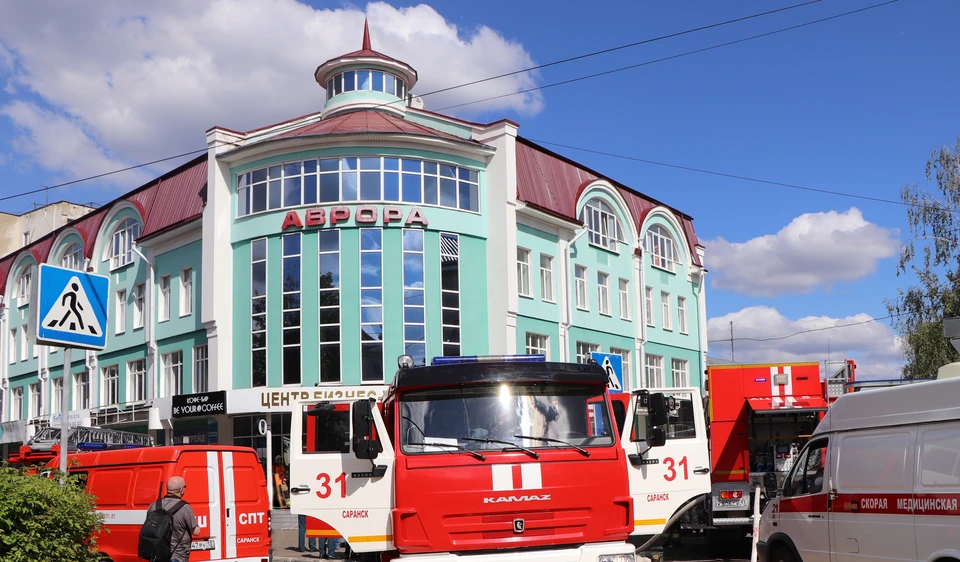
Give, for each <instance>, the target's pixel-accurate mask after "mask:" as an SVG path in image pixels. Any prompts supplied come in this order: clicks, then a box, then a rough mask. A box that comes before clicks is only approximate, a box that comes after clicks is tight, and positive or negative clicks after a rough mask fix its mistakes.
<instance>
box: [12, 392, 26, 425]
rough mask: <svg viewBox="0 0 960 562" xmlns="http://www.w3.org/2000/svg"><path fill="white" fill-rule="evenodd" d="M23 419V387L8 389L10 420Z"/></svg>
mask: <svg viewBox="0 0 960 562" xmlns="http://www.w3.org/2000/svg"><path fill="white" fill-rule="evenodd" d="M21 419H23V387H22V386H17V387H14V388H11V389H10V421H17V420H21Z"/></svg>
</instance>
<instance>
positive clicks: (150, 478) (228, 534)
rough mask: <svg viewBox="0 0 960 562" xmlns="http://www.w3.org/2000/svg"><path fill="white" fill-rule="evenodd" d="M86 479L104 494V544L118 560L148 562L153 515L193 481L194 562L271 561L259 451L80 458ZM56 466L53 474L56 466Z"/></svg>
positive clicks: (149, 450) (74, 466)
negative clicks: (141, 546) (173, 485)
mask: <svg viewBox="0 0 960 562" xmlns="http://www.w3.org/2000/svg"><path fill="white" fill-rule="evenodd" d="M67 462H68V466H69V467H70V469H69V470H70V472H71V473H72V474H79V475H81V477H82V478H83V480H84V481H85V482H86V486H87V491H89V492H90V493H91V494H93V495H94V496H96V498H97V499H96V504H97V511H98V512H99V513H101V514H103V521H104V530H103V531H102V532H101V533H100V535H99V537H98V539H97V541H98V545H99V549H100V553H102V554H103V555H104V556H105V557H107V558H108V559H109V560H112V561H114V562H140V559H139V558H138V557H137V539H138V536H139V533H140V527H141V525H142V524H143V521H144V519H145V518H146V515H147V509H148V508H149V507H150V504H151V503H153V502H154V501H156V500H157V498H159V497H161V496H163V495H165V494H166V482H167V479H168V478H170V477H171V476H182V477H183V479H184V480H185V481H186V486H187V487H186V491H185V493H184V496H183V499H185V500H186V501H187V502H189V503H190V505H191V506H192V507H193V511H194V513H195V514H196V516H197V523H198V524H199V526H200V535H199V536H196V537H194V538H193V548H192V552H191V554H190V562H198V561H206V560H218V561H223V562H267V560H268V558H269V551H270V502H269V500H268V499H267V481H266V478H264V475H263V468H262V467H261V465H260V461H259V459H258V458H257V455H256V453H255V452H254V450H253V449H250V448H246V447H227V446H217V445H182V446H172V447H142V448H132V449H119V450H103V451H88V452H81V453H72V454H70V455H69V457H68V461H67ZM58 464H59V463H58V460H57V459H55V460H52V461H50V463H49V464H48V465H47V466H48V468H56V467H57V466H58Z"/></svg>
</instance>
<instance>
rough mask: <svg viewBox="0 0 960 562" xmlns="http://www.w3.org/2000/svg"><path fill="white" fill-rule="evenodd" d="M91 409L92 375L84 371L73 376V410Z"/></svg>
mask: <svg viewBox="0 0 960 562" xmlns="http://www.w3.org/2000/svg"><path fill="white" fill-rule="evenodd" d="M89 408H90V373H89V372H88V371H83V372H82V373H76V374H74V375H73V409H74V410H87V409H89Z"/></svg>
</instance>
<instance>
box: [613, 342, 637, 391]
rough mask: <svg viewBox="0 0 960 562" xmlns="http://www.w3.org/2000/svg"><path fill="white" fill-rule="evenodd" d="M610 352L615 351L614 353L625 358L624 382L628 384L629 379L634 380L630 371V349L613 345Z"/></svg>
mask: <svg viewBox="0 0 960 562" xmlns="http://www.w3.org/2000/svg"><path fill="white" fill-rule="evenodd" d="M610 353H613V354H614V355H619V356H620V358H621V359H623V384H627V381H629V380H633V379H632V378H630V376H631V375H632V374H633V373H632V372H631V371H630V350H629V349H619V348H616V347H611V348H610Z"/></svg>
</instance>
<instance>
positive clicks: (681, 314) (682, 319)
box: [677, 297, 687, 334]
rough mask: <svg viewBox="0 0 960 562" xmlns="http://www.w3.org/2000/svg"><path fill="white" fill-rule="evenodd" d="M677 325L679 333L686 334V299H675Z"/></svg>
mask: <svg viewBox="0 0 960 562" xmlns="http://www.w3.org/2000/svg"><path fill="white" fill-rule="evenodd" d="M677 325H678V326H679V327H680V333H681V334H686V333H687V299H685V298H683V297H677Z"/></svg>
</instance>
